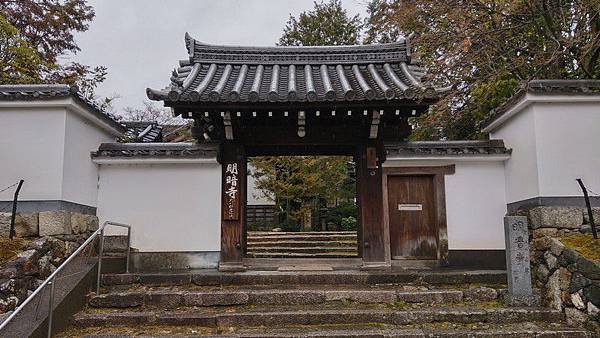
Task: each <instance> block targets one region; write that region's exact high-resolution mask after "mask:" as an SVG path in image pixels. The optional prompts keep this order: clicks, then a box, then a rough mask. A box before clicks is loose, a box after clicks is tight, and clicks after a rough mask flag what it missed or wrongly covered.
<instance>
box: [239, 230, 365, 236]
mask: <svg viewBox="0 0 600 338" xmlns="http://www.w3.org/2000/svg"><path fill="white" fill-rule="evenodd" d="M287 235H307V236H310V235H354V236H356V231H302V232H300V231H248V236H287Z"/></svg>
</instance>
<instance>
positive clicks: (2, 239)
mask: <svg viewBox="0 0 600 338" xmlns="http://www.w3.org/2000/svg"><path fill="white" fill-rule="evenodd" d="M25 245H27V241H26V240H24V239H23V238H17V237H15V238H13V239H12V240H11V239H10V238H8V237H6V236H0V266H4V264H6V262H8V261H10V260H11V259H13V258H14V257H15V256H16V255H17V254H18V253H19V252H21V251H22V250H23V248H24V247H25Z"/></svg>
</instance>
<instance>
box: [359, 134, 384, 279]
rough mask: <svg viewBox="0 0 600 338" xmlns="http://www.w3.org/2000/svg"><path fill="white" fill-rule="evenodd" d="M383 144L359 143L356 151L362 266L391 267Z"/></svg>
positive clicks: (372, 267)
mask: <svg viewBox="0 0 600 338" xmlns="http://www.w3.org/2000/svg"><path fill="white" fill-rule="evenodd" d="M383 151H384V149H383V145H381V144H380V143H379V144H378V142H373V143H369V144H366V145H360V146H358V148H357V155H356V195H357V202H358V213H359V215H358V216H359V217H358V218H359V226H360V227H361V243H360V245H361V248H360V252H361V254H362V259H363V268H365V269H380V268H387V267H389V262H387V259H386V247H385V245H386V244H385V242H386V241H385V229H384V222H383V188H382V168H381V166H382V163H383V161H384V160H385V158H384V152H383Z"/></svg>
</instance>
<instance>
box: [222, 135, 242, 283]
mask: <svg viewBox="0 0 600 338" xmlns="http://www.w3.org/2000/svg"><path fill="white" fill-rule="evenodd" d="M219 160H220V162H221V168H222V169H221V170H222V175H221V178H222V184H221V257H220V261H219V270H220V271H243V270H245V268H244V265H243V258H244V246H245V243H244V224H245V223H246V171H247V160H246V154H245V151H244V147H243V146H242V145H240V144H236V143H232V142H225V143H223V144H222V145H221V149H220V156H219Z"/></svg>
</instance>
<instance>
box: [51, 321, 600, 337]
mask: <svg viewBox="0 0 600 338" xmlns="http://www.w3.org/2000/svg"><path fill="white" fill-rule="evenodd" d="M217 333H218V334H217ZM134 335H135V336H136V337H183V336H185V337H191V336H194V337H196V336H203V337H212V338H216V337H220V338H224V337H232V338H233V337H248V338H258V337H265V338H275V337H282V338H283V337H419V338H421V337H440V338H446V337H459V338H460V337H465V338H466V337H500V338H508V337H511V338H513V337H532V338H533V337H536V338H543V337H546V338H571V337H572V338H591V337H592V335H591V334H590V333H589V332H586V331H585V330H581V329H576V328H569V327H561V326H560V325H553V324H545V323H539V322H535V323H534V322H524V323H517V324H506V325H496V324H486V323H478V324H475V325H469V328H466V327H461V326H457V325H454V324H451V323H440V324H434V325H417V326H394V325H345V326H344V327H336V326H331V325H318V326H291V327H287V326H282V327H277V328H265V327H248V328H220V329H216V328H214V329H211V328H199V327H195V326H193V327H186V326H177V327H161V326H152V325H150V326H143V327H135V328H133V327H132V328H122V329H121V328H106V327H99V328H91V329H87V330H82V331H73V330H71V331H67V332H65V333H63V334H62V335H59V337H72V336H80V337H90V338H91V337H94V338H96V337H105V338H106V337H131V336H134Z"/></svg>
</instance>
